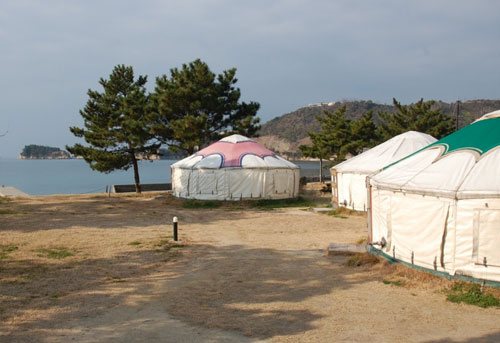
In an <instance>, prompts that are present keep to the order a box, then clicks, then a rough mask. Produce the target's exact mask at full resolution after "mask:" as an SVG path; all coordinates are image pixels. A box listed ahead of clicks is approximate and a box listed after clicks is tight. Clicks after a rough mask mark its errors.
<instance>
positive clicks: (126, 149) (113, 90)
mask: <svg viewBox="0 0 500 343" xmlns="http://www.w3.org/2000/svg"><path fill="white" fill-rule="evenodd" d="M146 82H147V77H146V76H139V77H138V78H137V80H134V71H133V69H132V67H126V66H124V65H118V66H116V67H115V68H114V69H113V72H112V73H111V75H110V76H109V79H108V80H106V79H102V78H101V79H100V81H99V83H100V84H101V86H102V87H103V92H102V93H100V92H98V91H93V90H89V91H88V93H87V94H88V96H89V100H88V101H87V104H86V105H85V108H84V109H83V110H81V111H80V115H81V116H82V117H83V119H84V128H79V127H71V128H70V130H71V132H72V133H73V134H74V135H75V136H77V137H82V138H84V139H85V141H86V142H87V143H89V146H84V145H81V144H75V145H74V146H72V147H67V149H68V151H70V152H71V153H72V154H74V155H79V156H82V157H83V158H84V159H85V161H86V162H87V163H88V164H89V165H90V167H91V168H92V169H94V170H97V171H100V172H105V173H109V172H111V171H113V170H117V169H124V170H127V169H129V168H130V167H133V168H134V178H135V186H136V192H137V193H140V192H141V189H140V179H139V170H138V164H137V160H138V159H139V158H142V157H144V158H147V157H148V156H150V155H151V154H155V153H156V152H157V150H158V148H159V144H156V143H153V142H152V139H153V136H152V134H151V130H150V126H151V122H152V115H151V113H150V111H149V110H148V109H149V97H148V96H147V95H146V88H145V85H146Z"/></svg>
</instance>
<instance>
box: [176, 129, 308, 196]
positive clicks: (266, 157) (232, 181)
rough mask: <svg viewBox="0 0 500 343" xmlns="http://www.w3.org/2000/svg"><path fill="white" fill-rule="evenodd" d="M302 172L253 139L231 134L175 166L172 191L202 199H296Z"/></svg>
mask: <svg viewBox="0 0 500 343" xmlns="http://www.w3.org/2000/svg"><path fill="white" fill-rule="evenodd" d="M299 172H300V169H299V167H298V166H296V165H295V164H293V163H291V162H289V161H287V160H285V159H283V158H281V157H280V156H278V155H276V154H275V153H274V152H272V151H271V150H268V149H266V148H265V147H263V146H262V145H260V144H258V143H256V142H255V141H253V140H251V139H250V138H247V137H244V136H241V135H232V136H229V137H226V138H224V139H221V140H220V141H218V142H216V143H213V144H212V145H210V146H208V147H206V148H205V149H202V150H200V151H198V152H197V153H196V154H194V155H191V156H189V157H187V158H185V159H183V160H181V161H178V162H176V163H174V164H173V165H172V166H171V176H172V192H173V194H174V196H176V197H180V198H186V199H199V200H241V199H286V198H295V197H297V196H298V193H299V176H300V173H299Z"/></svg>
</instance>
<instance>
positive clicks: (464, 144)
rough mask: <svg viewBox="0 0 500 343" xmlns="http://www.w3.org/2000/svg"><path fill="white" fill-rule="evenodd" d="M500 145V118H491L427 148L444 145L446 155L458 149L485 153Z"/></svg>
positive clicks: (467, 127)
mask: <svg viewBox="0 0 500 343" xmlns="http://www.w3.org/2000/svg"><path fill="white" fill-rule="evenodd" d="M499 145H500V118H491V119H484V120H479V121H477V122H474V123H472V124H470V125H468V126H466V127H464V128H463V129H461V130H458V131H456V132H454V133H452V134H450V135H448V136H446V137H444V138H442V139H440V140H438V141H437V142H435V143H433V144H431V145H429V146H428V147H427V148H426V149H429V148H431V147H433V146H444V147H445V152H444V155H446V154H449V153H451V152H453V151H457V150H472V151H476V152H477V153H479V155H483V154H485V153H487V152H488V151H489V150H491V149H493V148H495V147H497V146H499Z"/></svg>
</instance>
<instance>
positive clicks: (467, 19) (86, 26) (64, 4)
mask: <svg viewBox="0 0 500 343" xmlns="http://www.w3.org/2000/svg"><path fill="white" fill-rule="evenodd" d="M499 14H500V1H496V0H478V1H467V0H438V1H436V0H433V1H427V0H421V1H417V0H407V1H401V0H394V1H388V0H386V1H384V0H379V1H371V0H364V1H361V0H345V1H336V0H307V1H306V0H303V1H301V0H275V1H273V0H265V1H264V0H262V1H261V0H252V1H240V0H210V1H208V0H197V1H195V0H183V1H179V0H175V1H170V0H142V1H128V0H120V1H118V0H116V1H115V0H99V1H94V0H73V1H67V0H43V1H42V0H2V1H1V2H0V47H1V48H0V49H1V50H0V51H1V53H0V135H1V134H3V133H5V132H7V134H6V135H4V136H3V137H0V158H9V157H16V156H17V155H19V153H20V152H21V150H22V148H23V147H24V146H25V145H27V144H38V145H48V146H54V147H59V148H64V147H65V145H71V144H74V143H76V142H81V141H80V139H79V138H76V137H74V136H73V135H72V134H71V132H70V131H69V127H70V126H80V127H81V126H83V120H82V118H81V116H80V114H79V110H80V109H82V108H83V107H84V105H85V103H86V101H87V100H88V96H87V91H88V89H93V90H98V91H101V90H102V89H101V88H100V86H99V83H98V81H99V79H100V78H101V77H104V78H107V77H108V76H109V74H110V73H111V71H112V69H113V67H114V66H115V65H118V64H125V65H130V66H133V68H134V72H135V74H136V75H147V76H148V89H149V90H153V89H154V82H155V78H156V77H158V76H161V75H163V74H167V75H168V74H169V71H170V69H171V68H174V67H181V66H182V64H184V63H189V62H191V61H193V60H195V59H197V58H200V59H201V60H203V61H204V62H206V63H207V64H208V65H209V67H210V68H211V70H212V71H213V72H215V73H221V72H222V71H224V70H226V69H230V68H233V67H235V68H237V73H236V76H237V78H238V83H237V86H238V87H239V88H240V89H241V93H242V100H243V101H247V102H248V101H256V102H259V103H260V104H261V108H260V110H259V112H258V116H259V117H260V118H261V122H262V123H264V122H266V121H268V120H270V119H272V118H274V117H276V116H280V115H283V114H285V113H288V112H291V111H294V110H296V109H297V108H300V107H304V106H307V105H308V104H311V103H316V102H329V101H341V100H372V101H374V102H378V103H392V98H396V99H397V100H398V101H401V102H402V103H405V104H407V103H411V102H414V101H418V100H419V99H420V98H424V99H425V100H428V99H435V100H443V101H446V102H454V101H456V100H461V101H464V100H473V99H499V98H500V68H499V64H500V21H499V20H498V15H499Z"/></svg>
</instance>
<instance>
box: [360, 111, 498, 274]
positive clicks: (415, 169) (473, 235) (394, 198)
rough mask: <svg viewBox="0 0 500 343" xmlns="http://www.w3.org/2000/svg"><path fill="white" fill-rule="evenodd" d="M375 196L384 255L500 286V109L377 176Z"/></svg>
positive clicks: (373, 209) (373, 221) (375, 226)
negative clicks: (499, 283) (488, 281)
mask: <svg viewBox="0 0 500 343" xmlns="http://www.w3.org/2000/svg"><path fill="white" fill-rule="evenodd" d="M370 195H371V196H370V199H371V201H370V205H369V207H370V210H369V215H368V218H369V219H368V220H369V227H370V232H371V237H370V241H372V242H381V241H382V240H384V241H386V245H385V247H382V248H380V250H381V251H382V252H384V253H385V254H388V255H390V256H392V257H394V258H396V259H399V260H401V261H404V262H408V263H413V264H414V265H417V266H420V267H424V268H429V269H434V270H437V271H441V272H445V273H448V274H450V275H466V276H469V277H474V278H478V279H485V280H492V281H497V282H500V111H496V112H492V113H489V114H487V115H485V116H483V117H482V118H481V119H480V120H478V121H476V122H474V123H472V124H471V125H469V126H467V127H465V128H463V129H461V130H459V131H457V132H455V133H453V134H451V135H449V136H447V137H445V138H443V139H441V140H439V141H437V142H436V143H434V144H432V145H430V146H429V147H427V148H426V149H424V150H422V151H419V152H417V153H415V154H413V155H411V156H409V157H407V158H406V159H404V160H402V161H400V162H398V163H395V164H394V165H392V166H389V167H387V168H385V169H384V170H383V171H381V172H380V173H378V174H376V175H374V176H372V177H370Z"/></svg>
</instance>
